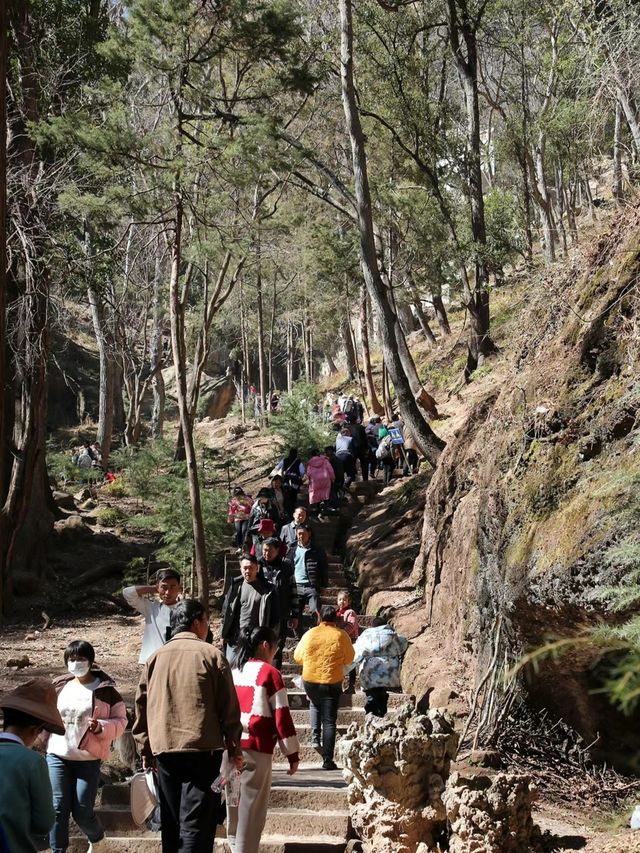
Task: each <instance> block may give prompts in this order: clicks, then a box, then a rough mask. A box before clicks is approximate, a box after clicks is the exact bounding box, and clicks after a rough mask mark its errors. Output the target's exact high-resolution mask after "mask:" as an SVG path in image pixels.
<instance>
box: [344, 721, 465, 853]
mask: <svg viewBox="0 0 640 853" xmlns="http://www.w3.org/2000/svg"><path fill="white" fill-rule="evenodd" d="M457 747H458V735H457V734H456V733H455V731H454V729H453V724H452V720H451V719H450V717H449V716H448V715H446V714H444V713H443V712H441V711H437V710H432V711H429V712H428V714H427V715H422V714H417V713H416V712H415V711H414V710H413V708H412V706H411V705H410V704H407V705H403V706H402V707H401V708H399V709H398V711H397V712H395V713H392V714H389V715H388V716H387V717H384V718H380V719H379V718H377V717H371V716H368V717H367V718H366V722H365V725H364V727H363V728H359V727H358V725H357V724H356V723H352V725H351V726H350V727H349V729H348V731H347V734H346V735H345V737H344V738H342V740H341V741H340V743H339V746H338V751H339V755H340V759H341V761H342V763H343V766H344V775H345V779H346V780H347V782H348V783H349V789H348V797H349V807H350V812H351V821H352V823H353V826H354V828H355V830H356V832H357V833H358V835H359V836H360V837H361V839H362V849H363V851H364V853H374V851H375V853H415V851H416V850H417V849H418V846H419V845H420V844H421V843H424V844H426V845H427V849H432V848H433V846H434V844H435V841H436V839H437V838H439V837H440V835H441V834H442V832H443V831H444V830H445V828H446V813H445V808H444V804H443V802H442V792H443V790H444V784H445V779H446V778H447V776H448V775H449V768H450V764H451V760H452V758H453V757H454V755H455V753H456V750H457Z"/></svg>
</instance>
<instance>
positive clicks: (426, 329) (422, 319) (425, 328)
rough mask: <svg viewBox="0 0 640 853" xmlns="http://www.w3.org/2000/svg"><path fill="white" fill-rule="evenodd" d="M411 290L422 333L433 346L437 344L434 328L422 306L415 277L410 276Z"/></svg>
mask: <svg viewBox="0 0 640 853" xmlns="http://www.w3.org/2000/svg"><path fill="white" fill-rule="evenodd" d="M409 285H410V287H409V291H410V293H411V299H412V301H413V307H414V308H415V309H416V316H417V318H418V322H419V323H420V328H421V329H422V334H423V335H424V336H425V339H426V340H427V342H428V343H430V344H431V345H432V346H436V345H437V343H438V342H437V341H436V336H435V335H434V334H433V330H432V328H431V326H430V325H429V321H428V319H427V315H426V314H425V313H424V309H423V307H422V300H421V299H420V295H419V294H418V291H417V289H416V286H415V284H414V283H413V278H412V277H411V276H409Z"/></svg>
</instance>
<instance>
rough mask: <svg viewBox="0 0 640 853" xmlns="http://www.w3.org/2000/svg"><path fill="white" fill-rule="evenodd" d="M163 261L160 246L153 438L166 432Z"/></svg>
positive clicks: (153, 355)
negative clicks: (162, 293)
mask: <svg viewBox="0 0 640 853" xmlns="http://www.w3.org/2000/svg"><path fill="white" fill-rule="evenodd" d="M161 280H162V260H161V256H160V245H159V242H158V246H157V248H156V266H155V272H154V276H153V308H152V311H153V330H152V332H151V349H150V353H149V362H150V368H151V389H152V392H153V408H152V411H151V436H152V438H162V434H163V432H164V405H165V387H164V377H163V375H162V368H163V366H164V352H163V346H162V315H163V312H162V300H161V296H160V294H161Z"/></svg>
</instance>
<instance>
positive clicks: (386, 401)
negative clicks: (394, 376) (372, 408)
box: [382, 360, 393, 422]
mask: <svg viewBox="0 0 640 853" xmlns="http://www.w3.org/2000/svg"><path fill="white" fill-rule="evenodd" d="M382 405H383V406H384V416H385V417H386V419H387V421H389V422H390V421H391V416H392V415H393V406H392V404H391V389H390V388H389V371H388V370H387V365H386V364H385V362H384V360H383V361H382Z"/></svg>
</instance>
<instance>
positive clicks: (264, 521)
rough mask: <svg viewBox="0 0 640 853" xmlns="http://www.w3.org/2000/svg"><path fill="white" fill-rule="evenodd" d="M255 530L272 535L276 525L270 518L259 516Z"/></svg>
mask: <svg viewBox="0 0 640 853" xmlns="http://www.w3.org/2000/svg"><path fill="white" fill-rule="evenodd" d="M257 532H258V533H266V534H268V535H269V536H272V535H273V534H274V533H275V532H276V526H275V524H274V523H273V521H272V520H271V519H270V518H261V519H260V522H259V524H258V530H257Z"/></svg>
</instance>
